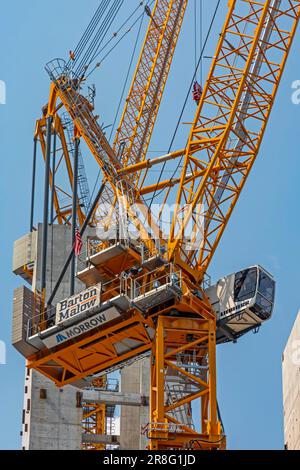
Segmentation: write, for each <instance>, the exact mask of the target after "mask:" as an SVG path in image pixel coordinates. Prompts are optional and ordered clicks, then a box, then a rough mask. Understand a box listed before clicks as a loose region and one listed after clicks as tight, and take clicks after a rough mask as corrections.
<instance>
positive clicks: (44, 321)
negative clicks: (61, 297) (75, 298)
mask: <svg viewBox="0 0 300 470" xmlns="http://www.w3.org/2000/svg"><path fill="white" fill-rule="evenodd" d="M55 313H56V307H53V306H52V307H49V308H47V309H46V310H44V311H43V312H40V313H38V314H37V315H35V316H33V317H32V318H30V319H29V320H28V323H27V338H31V337H32V336H35V335H36V334H38V333H41V332H42V331H45V330H47V329H48V328H51V326H54V325H55Z"/></svg>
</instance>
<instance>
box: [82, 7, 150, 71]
mask: <svg viewBox="0 0 300 470" xmlns="http://www.w3.org/2000/svg"><path fill="white" fill-rule="evenodd" d="M144 3H145V1H144V0H143V1H141V2H140V3H139V5H138V6H137V7H136V8H135V10H134V11H133V12H132V13H131V14H130V15H129V16H128V18H127V19H126V20H125V21H124V22H123V24H122V25H121V26H120V27H119V29H118V30H117V31H116V32H115V33H114V34H113V36H112V37H111V38H110V39H109V40H108V41H107V42H106V44H104V46H103V47H102V48H101V50H100V51H99V52H98V53H97V55H96V56H95V57H94V60H95V59H96V58H97V57H99V56H100V54H101V53H102V52H103V51H105V49H106V48H107V47H108V46H109V44H110V43H111V42H112V41H113V39H115V38H116V37H117V36H118V35H119V33H120V32H121V31H122V29H123V28H124V26H126V24H127V23H128V22H129V21H130V20H131V19H132V18H133V16H134V15H135V14H136V12H137V11H138V10H139V9H140V8H141V7H142V6H143V5H144ZM153 3H154V0H152V1H151V2H150V3H149V0H147V1H146V6H148V4H149V7H151V6H152V5H153ZM144 14H145V11H143V13H141V14H140V15H139V16H138V17H137V18H136V19H135V20H134V22H133V23H131V25H130V26H129V28H128V29H127V30H126V31H125V32H124V33H123V34H122V36H121V37H120V39H118V41H117V42H116V44H114V45H113V46H112V47H111V48H110V49H109V50H108V51H107V52H106V53H105V55H104V56H103V58H102V59H100V61H99V62H98V63H97V64H96V65H95V66H94V68H93V69H92V70H91V72H90V73H89V74H88V75H87V77H86V78H87V79H88V78H89V77H90V75H91V74H92V73H93V72H94V71H95V70H96V69H97V68H98V67H100V65H101V64H102V63H103V62H104V60H105V59H106V58H107V57H108V56H109V55H110V54H111V53H112V51H113V50H114V49H115V48H116V47H117V46H118V45H119V44H120V42H121V41H122V40H123V39H124V37H125V36H127V34H129V33H130V32H131V30H132V29H133V28H134V27H135V25H136V24H137V23H138V22H139V20H140V19H141V18H143V17H144Z"/></svg>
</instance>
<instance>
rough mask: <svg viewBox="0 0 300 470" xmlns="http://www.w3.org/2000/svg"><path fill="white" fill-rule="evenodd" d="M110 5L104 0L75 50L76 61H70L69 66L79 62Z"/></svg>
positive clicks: (107, 0)
mask: <svg viewBox="0 0 300 470" xmlns="http://www.w3.org/2000/svg"><path fill="white" fill-rule="evenodd" d="M108 4H109V0H102V2H101V4H100V5H99V7H98V8H97V10H96V12H95V13H94V16H93V18H92V19H91V21H90V23H89V24H88V26H87V27H86V29H85V31H84V33H83V35H82V37H81V39H80V41H79V42H78V44H77V46H76V48H75V49H74V60H72V59H70V60H69V62H68V63H67V66H68V67H70V65H71V64H72V65H74V64H76V63H77V61H78V60H79V58H80V56H81V54H82V52H83V51H84V49H85V47H86V45H87V44H88V41H89V40H90V38H91V36H92V35H93V34H94V32H95V30H96V27H97V26H98V24H99V21H100V20H101V18H102V17H103V14H104V12H105V10H106V8H107V6H108Z"/></svg>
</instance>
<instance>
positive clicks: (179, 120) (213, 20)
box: [145, 0, 221, 212]
mask: <svg viewBox="0 0 300 470" xmlns="http://www.w3.org/2000/svg"><path fill="white" fill-rule="evenodd" d="M201 2H202V0H201ZM220 3H221V0H218V3H217V5H216V8H215V11H214V14H213V17H212V20H211V22H210V25H209V28H208V32H207V35H206V38H205V41H204V44H203V47H202V49H201V53H200V57H199V60H198V62H197V64H196V68H195V71H194V74H193V77H192V80H191V84H190V86H189V89H188V92H187V95H186V98H185V101H184V104H183V106H182V110H181V113H180V115H179V119H178V121H177V124H176V127H175V131H174V134H173V136H172V139H171V143H170V146H169V149H168V153H170V152H171V150H172V147H173V144H174V141H175V138H176V136H177V132H178V129H179V126H180V123H181V119H182V116H183V114H184V111H185V108H186V105H187V102H188V99H189V96H190V94H191V91H192V88H193V85H194V82H195V78H196V76H197V72H198V69H199V67H200V65H201V62H202V59H203V54H204V51H205V48H206V45H207V43H208V40H209V38H210V34H211V31H212V28H213V26H214V22H215V19H216V16H217V14H218V11H219V7H220ZM183 158H184V156H182V157H181V158H180V161H179V163H178V165H177V167H176V169H175V171H174V172H173V176H172V177H171V178H170V179H172V178H174V177H175V175H176V173H177V171H178V169H179V167H180V165H181V164H182V161H183ZM166 164H167V162H164V164H163V166H162V169H161V172H160V175H159V178H158V181H157V185H156V189H155V191H154V192H153V195H152V197H151V199H150V198H149V199H148V200H147V199H146V200H145V202H148V201H150V205H149V207H148V211H149V212H150V210H151V207H152V204H153V202H154V199H156V198H157V197H158V196H160V194H162V193H163V192H164V190H165V189H166V187H167V186H165V187H164V188H162V189H161V190H160V191H159V192H158V186H159V183H160V182H161V179H162V177H163V174H164V170H165V168H166Z"/></svg>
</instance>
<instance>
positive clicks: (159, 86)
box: [114, 0, 188, 182]
mask: <svg viewBox="0 0 300 470" xmlns="http://www.w3.org/2000/svg"><path fill="white" fill-rule="evenodd" d="M187 3H188V0H171V1H170V0H157V1H156V3H155V6H154V9H153V13H152V17H151V21H150V24H149V27H148V31H147V33H146V37H145V40H144V44H143V48H142V51H141V54H140V57H139V60H138V64H137V67H136V71H135V74H134V78H133V81H132V84H131V87H130V91H129V94H128V97H127V100H126V105H125V109H124V112H123V115H122V117H121V121H120V124H119V127H118V130H117V134H116V138H115V141H114V150H115V153H116V154H121V161H122V163H123V165H124V166H126V165H135V164H137V163H139V162H141V161H144V160H145V158H146V154H147V150H148V146H149V142H150V139H151V136H152V132H153V128H154V125H155V121H156V118H157V114H158V111H159V107H160V103H161V100H162V96H163V92H164V89H165V85H166V81H167V78H168V75H169V71H170V67H171V63H172V60H173V56H174V52H175V48H176V45H177V41H178V37H179V33H180V30H181V27H182V22H183V19H184V15H185V11H186V7H187ZM138 176H139V173H138V172H137V173H136V174H135V175H133V179H134V181H135V182H136V181H137V180H138Z"/></svg>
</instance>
